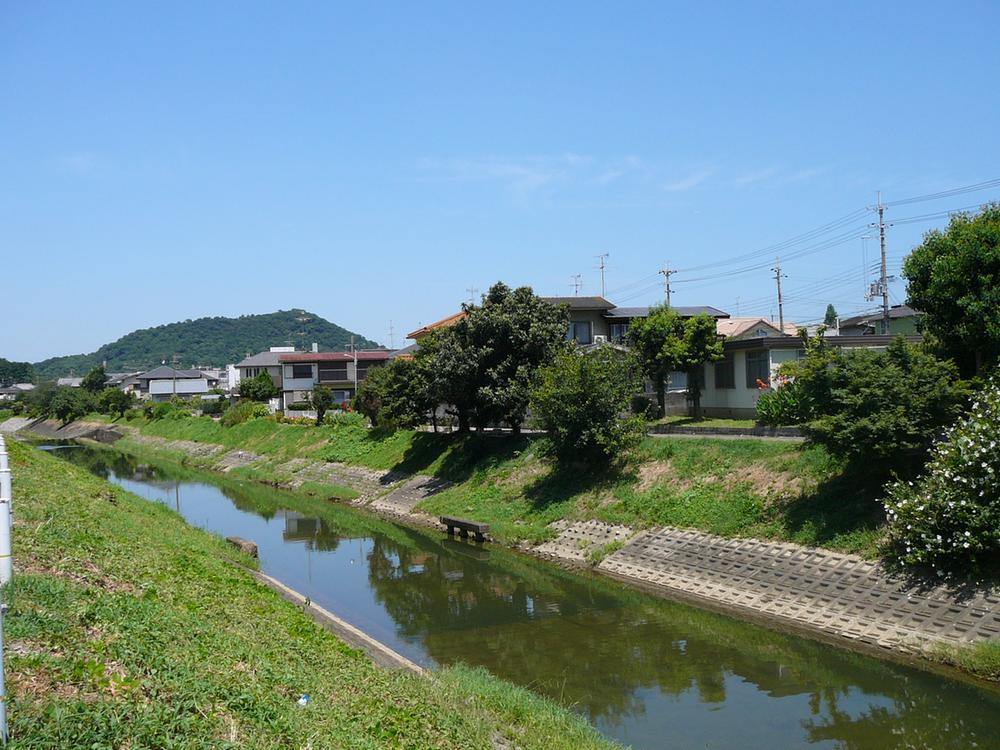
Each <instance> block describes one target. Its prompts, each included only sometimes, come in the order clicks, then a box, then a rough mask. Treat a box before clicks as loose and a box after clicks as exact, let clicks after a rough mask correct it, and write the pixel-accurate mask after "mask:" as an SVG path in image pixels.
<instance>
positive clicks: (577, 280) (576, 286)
mask: <svg viewBox="0 0 1000 750" xmlns="http://www.w3.org/2000/svg"><path fill="white" fill-rule="evenodd" d="M570 278H571V279H572V280H573V282H572V283H571V284H570V286H571V287H573V296H574V297H577V296H579V294H580V290H581V289H582V288H583V274H582V273H575V274H573V275H572V276H570Z"/></svg>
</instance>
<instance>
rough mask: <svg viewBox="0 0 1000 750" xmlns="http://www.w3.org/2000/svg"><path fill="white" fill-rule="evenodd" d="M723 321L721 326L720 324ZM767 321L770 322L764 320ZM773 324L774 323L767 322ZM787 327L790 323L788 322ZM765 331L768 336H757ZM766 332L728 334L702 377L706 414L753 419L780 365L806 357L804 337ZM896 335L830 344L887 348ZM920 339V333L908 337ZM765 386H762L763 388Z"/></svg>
mask: <svg viewBox="0 0 1000 750" xmlns="http://www.w3.org/2000/svg"><path fill="white" fill-rule="evenodd" d="M721 323H722V322H721V321H720V325H721ZM764 323H768V322H767V321H764ZM768 325H770V326H773V325H774V324H770V323H768ZM785 327H786V329H787V328H789V324H786V326H785ZM758 331H763V332H764V333H765V335H763V336H760V335H757V333H758ZM774 331H775V332H774V333H773V334H772V333H770V332H768V331H767V326H764V325H760V324H759V323H757V324H753V325H751V326H750V327H749V328H745V329H744V330H743V331H742V333H737V334H736V335H734V336H731V337H727V338H726V341H725V342H724V344H723V352H724V358H723V359H722V360H720V361H718V362H708V363H706V364H705V366H704V367H705V372H704V377H703V380H702V383H703V389H702V395H701V407H702V411H703V413H704V414H705V416H709V417H734V418H738V419H739V418H742V419H747V418H753V417H755V416H756V415H757V398H758V397H759V396H760V393H761V391H762V390H763V388H767V387H768V385H769V384H770V383H771V381H772V379H773V378H774V376H775V373H776V372H777V370H778V368H779V367H780V366H781V365H782V364H783V363H785V362H788V361H790V360H794V359H800V358H802V357H804V356H805V349H804V347H803V342H802V339H801V338H799V337H798V336H793V335H790V334H789V333H785V334H780V333H778V332H777V329H776V328H774ZM894 338H895V337H894V336H875V335H866V336H844V335H841V336H831V337H830V338H828V339H826V341H827V342H828V343H829V345H831V346H837V347H842V348H844V349H858V348H869V349H885V348H886V347H888V346H889V344H890V343H892V341H893V339H894ZM907 338H908V339H909V340H911V341H919V340H920V337H919V336H908V337H907ZM762 385H763V388H762Z"/></svg>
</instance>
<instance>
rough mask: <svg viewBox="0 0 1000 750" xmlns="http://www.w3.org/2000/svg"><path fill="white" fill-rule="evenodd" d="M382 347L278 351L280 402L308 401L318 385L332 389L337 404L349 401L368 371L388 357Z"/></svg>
mask: <svg viewBox="0 0 1000 750" xmlns="http://www.w3.org/2000/svg"><path fill="white" fill-rule="evenodd" d="M390 354H391V352H389V351H388V350H385V349H379V350H374V351H361V352H354V353H351V352H294V353H286V354H281V355H280V356H279V361H280V363H281V404H282V407H283V408H286V409H287V408H288V407H289V406H291V405H292V404H295V403H302V402H306V401H309V399H310V398H311V397H312V391H313V389H314V388H315V387H316V386H317V385H325V386H327V387H329V388H330V389H331V390H332V391H333V395H334V398H335V399H336V401H337V403H338V404H343V403H344V402H345V401H350V400H351V399H352V398H354V396H355V394H356V393H357V389H358V386H359V385H361V384H362V383H363V382H364V381H365V378H367V377H368V372H369V371H370V370H371V368H373V367H381V366H382V365H385V364H386V363H387V362H388V361H389V357H390Z"/></svg>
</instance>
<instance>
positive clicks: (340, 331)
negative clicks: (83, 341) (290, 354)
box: [35, 310, 379, 380]
mask: <svg viewBox="0 0 1000 750" xmlns="http://www.w3.org/2000/svg"><path fill="white" fill-rule="evenodd" d="M352 335H353V336H354V337H355V339H354V341H355V345H356V346H357V347H358V348H361V349H372V348H376V347H378V346H379V345H378V344H377V343H375V342H374V341H370V340H369V339H366V338H364V337H363V336H359V335H357V334H352V333H351V331H348V330H347V329H345V328H341V327H340V326H338V325H335V324H333V323H331V322H330V321H328V320H324V319H323V318H321V317H319V316H318V315H316V314H314V313H311V312H306V311H305V310H279V311H278V312H273V313H266V314H264V315H241V316H240V317H238V318H198V319H197V320H185V321H183V322H180V323H168V324H167V325H162V326H156V327H155V328H143V329H141V330H138V331H133V332H132V333H130V334H127V335H125V336H122V337H121V338H120V339H118V340H117V341H113V342H111V343H110V344H105V345H104V346H102V347H101V348H100V349H98V350H97V351H96V352H92V353H91V354H71V355H68V356H65V357H52V358H50V359H46V360H43V361H41V362H37V363H35V377H36V379H38V380H46V379H50V378H56V377H62V376H65V375H70V374H71V373H73V374H76V375H85V374H86V373H87V371H88V370H90V369H91V368H92V367H95V366H97V365H99V364H101V362H105V361H106V362H107V369H108V371H109V372H127V371H132V370H146V369H149V368H150V367H153V366H155V365H158V364H160V363H161V362H163V361H166V362H167V363H168V364H170V363H174V362H176V363H177V366H179V367H194V366H196V365H204V366H208V367H222V366H223V365H227V364H234V363H236V362H239V361H240V360H241V359H243V358H244V357H245V356H247V354H253V353H256V352H260V351H266V350H267V349H268V348H269V347H272V346H295V348H296V349H302V350H306V351H308V349H309V347H310V346H311V345H312V343H313V342H315V343H317V344H319V348H320V350H321V351H344V350H345V349H347V348H348V347H349V346H350V343H351V336H352ZM175 358H176V359H175Z"/></svg>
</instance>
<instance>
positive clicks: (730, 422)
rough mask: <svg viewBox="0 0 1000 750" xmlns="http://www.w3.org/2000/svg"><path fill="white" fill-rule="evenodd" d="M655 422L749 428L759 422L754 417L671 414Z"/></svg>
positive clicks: (685, 425)
mask: <svg viewBox="0 0 1000 750" xmlns="http://www.w3.org/2000/svg"><path fill="white" fill-rule="evenodd" d="M653 424H669V425H674V426H676V427H705V428H709V427H740V428H747V427H753V426H754V425H756V424H757V421H756V420H754V419H723V418H721V417H719V418H716V417H704V418H702V419H695V418H694V417H688V416H683V415H671V416H666V417H661V418H660V419H657V420H655V421H654V422H653Z"/></svg>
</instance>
